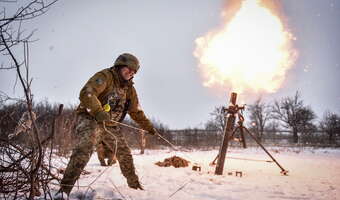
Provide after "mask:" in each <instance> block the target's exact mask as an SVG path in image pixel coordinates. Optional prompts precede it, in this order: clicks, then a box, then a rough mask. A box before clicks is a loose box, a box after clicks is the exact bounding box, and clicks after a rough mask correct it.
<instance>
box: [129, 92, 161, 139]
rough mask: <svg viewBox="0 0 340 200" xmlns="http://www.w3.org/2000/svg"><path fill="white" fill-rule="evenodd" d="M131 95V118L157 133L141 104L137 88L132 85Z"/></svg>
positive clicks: (151, 131) (145, 128) (143, 127)
mask: <svg viewBox="0 0 340 200" xmlns="http://www.w3.org/2000/svg"><path fill="white" fill-rule="evenodd" d="M129 96H130V100H131V102H130V106H129V110H128V113H129V115H130V116H131V118H132V119H133V120H134V121H135V122H137V123H138V125H139V126H140V127H141V128H142V129H144V130H147V131H149V132H150V133H151V134H155V133H156V130H155V128H154V127H153V125H152V123H151V122H150V120H149V119H148V118H147V117H146V116H145V114H144V112H143V110H142V108H141V107H140V105H139V101H138V96H137V92H136V89H135V88H134V87H133V86H132V88H131V90H130V91H129Z"/></svg>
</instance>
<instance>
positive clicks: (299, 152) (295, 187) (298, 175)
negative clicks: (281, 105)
mask: <svg viewBox="0 0 340 200" xmlns="http://www.w3.org/2000/svg"><path fill="white" fill-rule="evenodd" d="M268 149H269V151H270V152H271V153H272V154H273V156H274V157H275V158H276V159H277V160H278V161H279V162H280V164H281V165H282V166H283V167H284V168H285V169H286V170H288V171H289V175H288V176H283V175H281V174H280V171H281V170H280V169H279V168H278V167H277V166H276V165H275V163H268V162H260V161H248V160H236V159H226V162H225V167H224V173H223V175H221V176H217V175H214V170H215V167H214V166H213V167H212V166H209V163H210V162H211V161H212V160H213V159H214V158H215V156H216V154H217V152H218V151H217V150H211V151H200V150H197V151H192V152H173V151H170V150H147V151H146V152H145V154H144V155H140V154H138V153H139V150H134V151H133V154H134V155H133V157H134V162H135V166H136V169H137V173H138V175H139V177H140V180H141V183H142V184H143V186H144V189H145V190H144V191H141V190H133V189H130V188H129V187H128V186H127V184H126V180H125V178H124V177H123V176H122V174H121V172H120V169H119V166H118V164H115V165H114V166H112V167H102V166H100V164H99V161H98V159H97V155H96V154H94V155H92V157H91V160H90V161H89V163H88V164H87V166H86V168H85V170H86V171H89V172H91V173H90V174H87V175H82V176H81V177H80V180H79V183H78V184H79V186H80V187H77V186H75V187H74V188H73V190H72V193H71V196H70V199H79V196H85V197H86V198H85V199H138V200H159V199H177V200H178V199H185V200H199V199H204V200H209V199H211V200H212V199H214V200H226V199H230V200H241V199H261V200H264V199H271V200H272V199H285V200H287V199H301V200H304V199H327V200H329V199H340V170H339V169H340V149H316V150H315V149H300V148H295V149H292V148H274V147H273V148H268ZM174 155H176V156H180V157H182V158H184V159H187V160H189V161H191V162H192V163H191V165H190V166H189V167H186V168H174V167H158V166H156V165H155V164H154V163H155V162H157V161H163V160H164V159H165V158H168V157H171V156H174ZM227 156H230V157H237V158H250V159H259V160H270V159H269V157H268V156H267V155H266V154H265V153H264V152H263V151H262V150H261V149H260V148H249V149H238V148H233V149H231V150H229V151H228V153H227ZM195 162H196V163H198V164H199V165H200V166H201V167H202V171H201V172H198V171H193V170H191V167H192V164H193V163H195ZM59 164H60V162H59ZM235 171H242V174H243V176H242V177H239V176H235V173H233V174H232V175H228V172H235ZM99 175H101V176H100V177H99V178H98V176H99ZM94 180H96V181H95V182H94V183H93V184H92V185H91V188H87V187H82V186H87V185H89V184H91V183H92V182H93V181H94ZM76 185H77V184H76ZM53 188H55V190H57V189H58V187H57V186H53ZM86 190H87V192H86ZM170 196H171V197H170Z"/></svg>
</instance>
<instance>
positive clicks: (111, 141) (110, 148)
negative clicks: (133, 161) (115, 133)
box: [103, 133, 117, 166]
mask: <svg viewBox="0 0 340 200" xmlns="http://www.w3.org/2000/svg"><path fill="white" fill-rule="evenodd" d="M103 146H104V151H105V157H106V158H107V159H108V160H107V164H108V165H109V166H111V165H113V164H115V163H116V162H117V161H116V156H115V154H116V140H115V138H113V137H112V136H110V135H109V134H107V133H105V142H104V145H103Z"/></svg>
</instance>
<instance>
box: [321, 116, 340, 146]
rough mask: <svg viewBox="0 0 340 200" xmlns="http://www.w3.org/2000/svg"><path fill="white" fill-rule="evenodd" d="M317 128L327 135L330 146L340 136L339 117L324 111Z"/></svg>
mask: <svg viewBox="0 0 340 200" xmlns="http://www.w3.org/2000/svg"><path fill="white" fill-rule="evenodd" d="M319 127H320V129H321V130H322V131H324V132H325V133H326V134H327V135H328V142H329V143H330V144H332V143H334V142H335V139H336V136H338V135H340V116H339V115H337V114H335V113H332V112H330V111H326V112H325V113H324V116H323V119H322V120H321V122H320V124H319Z"/></svg>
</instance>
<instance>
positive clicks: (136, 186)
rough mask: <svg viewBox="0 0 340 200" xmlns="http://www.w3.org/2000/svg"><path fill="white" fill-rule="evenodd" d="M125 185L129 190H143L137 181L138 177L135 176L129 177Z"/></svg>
mask: <svg viewBox="0 0 340 200" xmlns="http://www.w3.org/2000/svg"><path fill="white" fill-rule="evenodd" d="M127 184H128V186H129V187H130V188H133V189H136V190H138V189H140V190H144V189H143V187H142V185H141V184H140V182H139V180H138V176H137V175H135V176H134V177H131V178H128V179H127Z"/></svg>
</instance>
